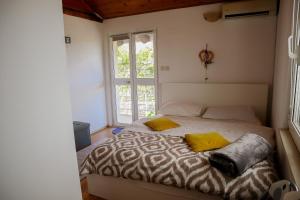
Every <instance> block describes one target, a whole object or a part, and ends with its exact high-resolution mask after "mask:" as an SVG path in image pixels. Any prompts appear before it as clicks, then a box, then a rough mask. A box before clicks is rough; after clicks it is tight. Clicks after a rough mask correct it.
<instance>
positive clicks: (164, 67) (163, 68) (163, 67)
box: [160, 65, 170, 71]
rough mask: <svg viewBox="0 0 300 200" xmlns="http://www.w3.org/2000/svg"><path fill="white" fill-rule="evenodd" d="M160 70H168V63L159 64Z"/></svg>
mask: <svg viewBox="0 0 300 200" xmlns="http://www.w3.org/2000/svg"><path fill="white" fill-rule="evenodd" d="M160 70H161V71H169V70H170V66H168V65H162V66H160Z"/></svg>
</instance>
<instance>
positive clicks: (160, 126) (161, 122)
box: [144, 117, 180, 131]
mask: <svg viewBox="0 0 300 200" xmlns="http://www.w3.org/2000/svg"><path fill="white" fill-rule="evenodd" d="M144 124H145V125H146V126H148V127H149V128H151V129H152V130H153V131H164V130H167V129H170V128H176V127H179V126H180V125H179V124H177V123H175V122H173V121H172V120H170V119H168V118H166V117H160V118H156V119H152V120H150V121H147V122H145V123H144Z"/></svg>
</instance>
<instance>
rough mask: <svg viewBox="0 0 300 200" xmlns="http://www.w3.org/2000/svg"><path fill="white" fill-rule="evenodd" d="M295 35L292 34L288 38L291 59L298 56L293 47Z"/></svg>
mask: <svg viewBox="0 0 300 200" xmlns="http://www.w3.org/2000/svg"><path fill="white" fill-rule="evenodd" d="M293 38H294V37H293V36H292V35H290V36H289V38H288V51H289V57H290V58H291V59H296V58H297V57H298V55H297V54H296V53H294V52H293V50H292V47H293V44H292V43H293Z"/></svg>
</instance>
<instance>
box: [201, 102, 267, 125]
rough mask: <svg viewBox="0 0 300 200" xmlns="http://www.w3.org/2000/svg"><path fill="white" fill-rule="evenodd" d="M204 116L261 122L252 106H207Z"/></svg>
mask: <svg viewBox="0 0 300 200" xmlns="http://www.w3.org/2000/svg"><path fill="white" fill-rule="evenodd" d="M202 118H205V119H224V120H240V121H245V122H250V123H255V124H261V122H260V121H259V119H258V118H257V117H256V116H255V112H254V110H253V109H252V108H251V107H250V106H210V107H207V109H206V111H205V113H204V114H203V116H202Z"/></svg>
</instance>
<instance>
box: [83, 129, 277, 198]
mask: <svg viewBox="0 0 300 200" xmlns="http://www.w3.org/2000/svg"><path fill="white" fill-rule="evenodd" d="M208 156H209V152H205V153H195V152H193V151H191V150H190V149H189V147H188V146H187V144H186V143H185V141H184V138H182V137H178V136H166V135H160V134H149V133H141V132H135V131H130V130H125V131H124V132H123V133H122V134H120V135H118V136H115V137H114V138H112V139H109V140H108V141H107V142H105V143H103V144H101V145H100V146H98V147H97V148H96V149H94V150H93V151H92V153H91V154H90V155H89V156H88V157H87V158H86V160H85V161H84V162H83V164H82V167H81V170H80V173H81V174H82V175H83V174H99V175H102V176H115V177H123V178H127V179H133V180H142V181H146V182H150V183H158V184H164V185H168V186H175V187H179V188H185V189H188V190H197V191H199V192H203V193H208V194H213V195H221V196H222V197H223V198H225V199H261V198H262V197H263V196H264V195H265V194H266V193H267V191H268V189H269V187H270V185H271V184H272V182H274V181H275V180H276V173H275V171H274V169H273V167H272V163H271V162H270V161H268V160H264V161H262V162H260V163H257V164H256V165H254V166H253V167H252V168H249V169H248V170H247V171H246V172H245V173H243V174H242V175H241V176H239V177H237V178H235V179H232V178H229V177H227V176H225V175H223V174H222V173H221V172H220V171H218V170H217V169H215V168H213V167H212V166H211V165H210V163H209V161H208Z"/></svg>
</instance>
